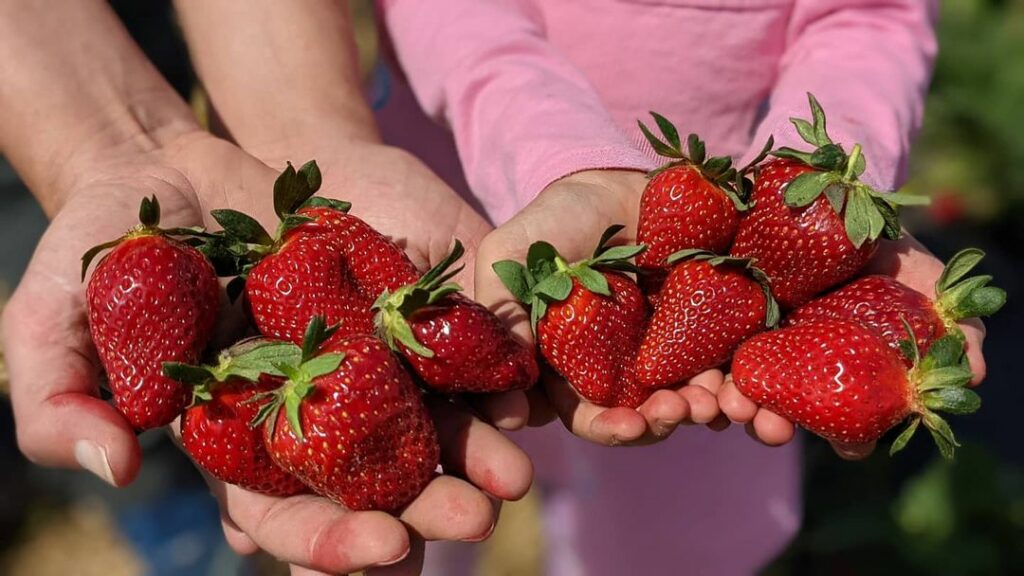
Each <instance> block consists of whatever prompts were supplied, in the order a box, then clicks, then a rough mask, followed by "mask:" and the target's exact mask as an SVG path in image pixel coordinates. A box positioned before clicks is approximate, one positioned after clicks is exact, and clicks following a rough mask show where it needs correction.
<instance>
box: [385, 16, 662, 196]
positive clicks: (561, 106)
mask: <svg viewBox="0 0 1024 576" xmlns="http://www.w3.org/2000/svg"><path fill="white" fill-rule="evenodd" d="M378 7H379V9H380V13H381V14H382V16H383V21H384V23H385V25H386V26H387V28H388V30H389V32H390V35H391V40H392V42H393V44H394V48H395V52H396V55H397V57H398V60H399V62H400V63H401V65H402V68H403V71H404V72H405V73H406V75H407V76H408V77H409V80H410V84H411V85H412V87H413V90H414V92H415V94H416V98H417V100H418V101H419V103H420V105H421V106H422V107H423V109H424V110H426V111H427V113H428V114H430V115H431V116H432V117H434V118H435V119H436V120H439V121H442V122H445V123H447V124H448V125H449V127H450V128H451V130H452V132H453V133H454V135H455V141H456V145H457V147H458V150H459V156H460V159H461V161H462V165H463V169H464V170H465V172H466V178H467V180H468V182H469V184H470V187H471V188H472V189H473V191H474V193H475V194H476V195H479V196H483V197H485V198H488V199H491V200H492V201H493V199H495V197H496V196H498V197H504V198H505V199H507V201H513V200H514V201H515V203H516V204H517V205H518V206H520V207H521V206H522V205H524V204H526V203H527V202H529V201H530V200H532V199H533V197H534V196H536V194H537V193H538V192H540V191H541V190H542V189H544V187H545V186H547V185H548V184H550V183H551V182H552V181H554V180H557V179H558V178H561V177H562V176H566V175H568V174H571V173H574V172H579V171H581V170H587V169H593V168H628V169H643V170H647V169H650V168H651V167H652V165H653V164H652V161H651V160H650V159H649V158H648V157H646V156H644V155H643V154H642V153H641V152H640V151H638V150H637V149H636V147H635V146H633V144H632V143H631V141H630V140H629V138H627V137H626V136H625V135H624V134H623V133H622V132H621V131H620V130H619V128H618V127H617V126H616V124H615V122H614V120H613V119H612V117H611V116H610V115H609V114H608V112H606V111H605V107H604V105H603V104H602V102H601V100H600V98H599V97H598V95H597V93H596V92H595V90H594V89H593V87H592V86H591V85H590V84H589V82H588V81H587V79H586V78H585V77H584V76H583V74H581V73H580V72H579V71H578V70H577V69H576V68H575V67H574V66H573V65H572V64H570V63H569V62H568V61H567V60H566V59H565V58H564V57H563V56H562V55H561V54H560V53H559V52H558V50H556V49H555V48H554V47H553V46H551V45H550V44H549V43H548V41H547V40H546V39H545V37H544V31H543V30H542V28H541V26H540V25H539V24H537V22H536V21H535V19H534V18H531V14H530V8H529V7H528V6H526V4H525V3H523V2H519V1H517V0H488V1H486V2H484V1H481V0H431V1H429V2H424V1H422V0H378Z"/></svg>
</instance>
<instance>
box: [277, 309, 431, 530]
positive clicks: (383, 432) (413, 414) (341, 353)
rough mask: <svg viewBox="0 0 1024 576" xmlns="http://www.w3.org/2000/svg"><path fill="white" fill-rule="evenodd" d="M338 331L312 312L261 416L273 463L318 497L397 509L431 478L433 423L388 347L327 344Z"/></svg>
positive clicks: (370, 341)
mask: <svg viewBox="0 0 1024 576" xmlns="http://www.w3.org/2000/svg"><path fill="white" fill-rule="evenodd" d="M332 331H333V329H326V328H325V326H324V322H323V318H322V317H320V316H316V317H314V319H313V320H312V321H311V322H310V326H309V328H308V329H307V331H306V337H305V338H304V341H303V346H302V354H301V359H300V361H299V362H298V363H293V364H280V365H279V366H278V368H279V369H280V370H281V371H282V372H283V373H285V374H287V380H286V381H285V384H284V385H283V386H282V387H281V388H279V389H277V390H275V391H274V392H272V393H270V394H268V395H267V396H266V397H265V398H266V399H269V401H268V402H266V403H265V404H263V406H262V407H261V409H260V414H259V416H258V417H257V422H265V424H266V425H265V427H264V439H265V441H266V444H267V448H268V450H269V451H270V455H271V457H272V458H273V459H274V462H276V463H277V464H278V465H279V466H281V467H282V468H284V469H285V470H287V471H289V472H290V473H292V474H294V475H295V476H297V477H298V478H300V479H302V481H303V482H304V483H305V484H306V485H307V486H309V487H310V488H312V489H313V490H314V491H316V492H317V493H318V494H320V495H322V496H326V497H327V498H330V499H331V500H333V501H335V502H338V503H339V504H343V505H344V506H347V507H348V508H350V509H352V510H383V511H395V510H398V509H399V508H401V507H403V506H405V505H406V504H408V503H409V502H411V501H412V500H413V499H414V498H415V497H416V496H417V495H418V494H419V493H420V492H421V491H422V490H423V488H424V487H426V485H427V483H428V482H430V480H431V479H432V478H433V475H434V469H435V468H437V465H438V461H439V458H440V456H439V448H438V444H437V433H436V431H435V430H434V424H433V422H432V421H431V420H430V415H429V414H428V413H427V409H426V407H425V406H424V404H423V401H422V399H421V398H420V393H419V390H418V389H417V388H416V386H415V385H414V384H413V382H412V379H411V378H410V377H409V375H408V374H407V373H406V372H405V370H404V369H403V368H402V365H401V364H400V363H399V361H398V359H397V358H395V356H394V354H392V352H391V350H389V349H388V347H387V345H386V344H384V343H383V342H381V341H380V340H378V339H376V338H374V337H372V336H365V335H357V336H352V337H349V338H345V339H341V340H338V339H331V340H330V341H329V342H327V343H326V344H322V343H324V341H325V340H327V339H328V338H329V337H330V336H331V332H332ZM318 351H319V355H317V354H318ZM282 407H283V408H284V410H281V408H282Z"/></svg>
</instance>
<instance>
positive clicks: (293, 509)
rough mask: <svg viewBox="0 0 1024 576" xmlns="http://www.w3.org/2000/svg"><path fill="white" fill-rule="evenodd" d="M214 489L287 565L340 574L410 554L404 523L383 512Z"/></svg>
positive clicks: (247, 528)
mask: <svg viewBox="0 0 1024 576" xmlns="http://www.w3.org/2000/svg"><path fill="white" fill-rule="evenodd" d="M213 488H214V494H215V495H216V496H217V497H218V499H222V500H223V501H224V506H225V509H226V510H227V511H228V513H229V515H230V518H231V519H232V520H233V521H234V522H235V524H236V525H237V526H238V527H239V528H240V529H241V530H243V531H244V532H245V533H246V534H248V535H249V537H250V538H251V539H252V541H253V542H254V543H255V544H256V545H257V546H259V547H260V548H262V549H263V550H265V551H266V552H267V553H269V554H271V555H272V556H274V557H275V558H278V559H280V560H282V561H284V562H287V563H289V564H297V565H300V566H303V567H305V568H309V569H312V570H319V571H322V572H327V573H331V574H334V573H342V574H344V573H348V572H355V571H357V570H362V569H363V568H365V567H367V566H372V565H378V564H385V563H394V562H397V561H398V560H400V559H402V558H404V557H405V556H406V555H407V554H408V553H409V534H408V531H407V530H406V528H405V526H404V525H403V524H402V523H401V522H400V521H399V520H398V519H396V518H395V517H393V516H391V515H390V514H386V513H384V512H353V511H351V510H347V509H345V508H343V507H341V506H338V505H336V504H334V503H332V502H330V501H328V500H326V499H324V498H320V497H317V496H312V495H299V496H291V497H289V498H275V497H272V496H265V495H263V494H257V493H254V492H248V491H246V490H243V489H241V488H239V487H237V486H232V485H227V484H218V485H216V486H214V487H213Z"/></svg>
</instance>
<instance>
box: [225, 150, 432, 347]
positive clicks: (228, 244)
mask: <svg viewBox="0 0 1024 576" xmlns="http://www.w3.org/2000/svg"><path fill="white" fill-rule="evenodd" d="M320 183H321V176H320V170H319V168H318V167H317V165H316V162H313V161H311V162H308V163H306V164H305V165H303V166H302V167H301V168H300V169H299V170H298V171H296V170H295V169H294V168H292V166H291V164H289V165H288V167H287V168H286V169H285V170H284V172H282V173H281V175H280V176H279V177H278V179H277V181H276V182H275V184H274V209H275V211H276V212H277V214H278V216H279V217H280V218H281V223H280V225H279V226H278V230H277V233H276V234H275V235H274V236H271V235H270V233H268V232H267V231H266V230H265V229H264V228H263V227H262V226H261V225H260V224H259V223H258V222H256V221H255V220H254V219H252V218H250V217H249V216H247V215H245V214H242V213H240V212H237V211H234V210H214V211H212V212H211V214H212V215H213V217H214V218H215V219H216V220H217V221H218V222H219V223H220V224H221V225H222V226H223V227H224V230H225V234H224V236H223V239H224V240H223V242H222V244H221V245H220V246H219V248H220V249H219V250H218V251H217V253H218V254H219V255H220V260H221V261H224V262H226V264H225V266H223V267H222V268H223V269H225V270H226V271H227V272H226V274H228V275H233V274H239V279H240V281H238V282H234V283H233V284H232V285H229V289H230V290H231V291H232V292H237V291H238V290H239V289H240V286H241V285H242V281H244V287H245V288H244V289H245V296H246V301H247V302H248V306H249V310H250V312H251V315H252V318H253V320H254V322H255V323H256V326H257V328H258V329H259V330H260V332H261V333H262V334H264V335H265V336H268V337H271V338H277V339H282V340H287V341H289V342H295V343H299V342H301V341H302V336H303V333H304V330H305V327H306V326H307V325H308V324H309V321H310V319H312V318H313V316H317V315H322V316H324V317H326V318H327V320H328V321H329V322H331V323H334V324H337V325H338V327H339V329H338V331H337V333H336V335H335V338H339V339H340V338H345V337H348V336H352V335H355V334H372V333H373V330H374V323H373V317H374V313H373V311H372V310H371V307H372V306H373V303H374V300H375V299H376V298H377V296H378V295H379V294H380V293H381V292H383V291H385V290H395V289H397V288H399V287H401V286H404V285H406V284H410V283H413V282H416V280H417V279H418V278H419V273H418V272H417V270H416V267H415V266H414V265H413V264H412V262H411V261H410V260H409V258H408V257H407V256H406V254H405V252H404V251H403V250H402V249H401V248H399V247H398V246H397V245H395V244H394V243H393V242H392V241H391V240H390V239H388V238H387V237H386V236H384V235H382V234H380V233H379V232H377V231H376V230H374V229H373V228H372V227H370V225H368V224H367V223H365V222H363V221H362V220H360V219H359V218H357V217H355V216H353V215H351V214H348V213H347V210H348V209H349V204H348V203H347V202H339V201H335V200H329V199H325V198H319V197H313V194H314V193H315V192H316V191H317V190H318V189H319V188H320Z"/></svg>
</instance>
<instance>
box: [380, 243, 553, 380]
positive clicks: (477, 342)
mask: <svg viewBox="0 0 1024 576" xmlns="http://www.w3.org/2000/svg"><path fill="white" fill-rule="evenodd" d="M463 253H464V249H463V247H462V244H461V243H460V242H459V241H458V240H456V241H455V247H454V248H453V249H452V252H451V254H449V255H448V257H447V258H445V259H444V261H442V262H441V263H440V264H438V265H437V266H435V267H434V268H432V269H431V270H430V271H428V272H427V273H426V274H424V275H423V277H422V278H420V279H419V280H418V281H416V282H415V283H414V284H409V285H407V286H403V287H401V288H399V289H398V290H395V291H394V292H391V291H385V292H383V293H382V294H381V295H380V298H378V299H377V302H376V303H375V304H374V309H375V310H377V311H378V312H377V317H376V323H377V330H378V332H379V334H380V335H381V337H382V338H383V339H384V341H385V342H387V343H388V345H389V346H391V348H393V349H394V350H395V351H397V352H398V353H399V354H400V355H402V357H404V358H405V359H406V360H407V361H408V362H409V364H410V365H411V366H412V368H413V370H415V371H416V373H417V374H419V376H420V378H422V379H423V382H424V383H425V384H426V385H427V386H428V387H429V388H430V389H432V390H435V391H437V392H442V393H455V392H502V391H506V390H517V389H524V388H528V387H530V386H531V385H533V383H534V382H536V381H537V376H538V369H537V361H536V360H535V359H534V356H533V351H532V350H531V349H530V348H528V347H526V346H524V345H523V344H522V343H521V342H519V341H518V340H516V339H515V338H514V337H513V336H512V334H511V333H510V332H509V331H508V329H507V328H506V327H505V325H504V324H503V323H502V322H501V320H500V319H499V318H498V317H497V316H495V315H494V314H492V313H491V311H490V310H488V309H487V308H484V307H483V306H481V305H480V304H477V303H476V302H473V301H472V300H470V299H469V298H466V297H465V296H463V295H461V294H459V291H460V290H461V288H460V287H459V285H458V284H455V283H453V282H448V280H450V279H451V278H452V277H453V276H454V275H455V274H458V272H459V271H460V270H462V267H459V268H458V269H456V270H454V271H449V270H448V269H449V268H450V267H451V266H452V265H453V264H454V263H455V262H456V261H458V259H459V258H461V257H462V254H463Z"/></svg>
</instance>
